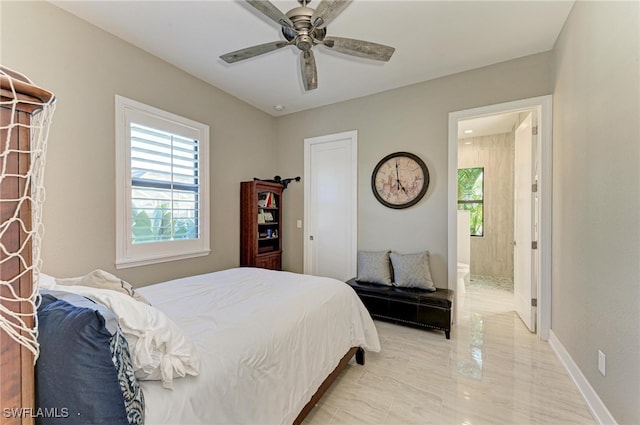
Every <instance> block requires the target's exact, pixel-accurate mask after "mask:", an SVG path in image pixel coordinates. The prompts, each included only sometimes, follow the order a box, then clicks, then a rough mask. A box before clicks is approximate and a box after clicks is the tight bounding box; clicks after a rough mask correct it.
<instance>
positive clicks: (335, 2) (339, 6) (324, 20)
mask: <svg viewBox="0 0 640 425" xmlns="http://www.w3.org/2000/svg"><path fill="white" fill-rule="evenodd" d="M351 1H352V0H322V1H321V2H320V4H319V5H318V8H317V9H316V11H315V12H314V13H313V16H311V25H314V26H315V27H316V28H324V27H326V26H327V25H328V24H329V22H331V21H333V20H334V19H335V18H336V16H338V15H339V14H340V13H341V12H342V11H343V10H344V9H346V7H347V6H349V3H351ZM317 19H321V21H319V22H317V24H316V20H317Z"/></svg>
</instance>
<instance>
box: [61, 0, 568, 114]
mask: <svg viewBox="0 0 640 425" xmlns="http://www.w3.org/2000/svg"><path fill="white" fill-rule="evenodd" d="M319 1H320V0H313V1H311V3H310V4H309V7H312V8H317V5H318V3H319ZM52 3H54V4H55V5H57V6H58V7H61V8H62V9H65V10H67V11H68V12H70V13H72V14H74V15H77V16H78V17H80V18H82V19H84V20H86V21H89V22H91V23H93V24H94V25H96V26H98V27H100V28H102V29H104V30H106V31H108V32H110V33H112V34H114V35H116V36H118V37H120V38H122V39H124V40H126V41H128V42H130V43H132V44H134V45H136V46H138V47H140V48H142V49H144V50H146V51H148V52H150V53H152V54H154V55H156V56H158V57H160V58H162V59H164V60H166V61H167V62H170V63H172V64H174V65H176V66H177V67H179V68H181V69H183V70H185V71H187V72H189V73H190V74H192V75H194V76H196V77H198V78H200V79H202V80H204V81H206V82H208V83H210V84H212V85H214V86H216V87H218V88H220V89H222V90H224V91H226V92H228V93H230V94H232V95H233V96H236V97H238V98H240V99H242V100H244V101H245V102H247V103H249V104H251V105H253V106H255V107H257V108H259V109H261V110H263V111H265V112H267V113H269V114H271V115H274V116H278V115H283V114H287V113H292V112H296V111H301V110H305V109H310V108H314V107H317V106H322V105H327V104H331V103H335V102H339V101H343V100H348V99H353V98H357V97H362V96H366V95H369V94H373V93H378V92H382V91H385V90H390V89H393V88H397V87H401V86H406V85H409V84H413V83H418V82H422V81H427V80H431V79H434V78H438V77H441V76H444V75H448V74H453V73H457V72H461V71H465V70H469V69H473V68H478V67H482V66H486V65H490V64H494V63H498V62H502V61H506V60H509V59H514V58H518V57H522V56H527V55H530V54H534V53H540V52H544V51H547V50H550V49H551V48H553V45H554V43H555V41H556V38H557V37H558V34H559V33H560V30H561V29H562V25H563V24H564V22H565V20H566V18H567V15H568V14H569V11H570V9H571V7H572V5H573V0H570V1H519V0H512V1H483V0H475V1H427V0H409V1H399V0H355V1H354V2H353V3H351V4H350V5H349V6H348V7H347V8H346V10H345V11H344V12H342V14H340V15H339V16H338V17H337V18H336V19H335V20H334V21H333V22H331V24H330V25H329V26H328V27H327V35H328V36H340V37H348V38H356V39H360V40H366V41H372V42H376V43H380V44H385V45H389V46H393V47H395V48H396V51H395V53H394V55H393V57H392V58H391V60H390V61H389V62H387V63H380V62H376V61H372V60H368V59H361V58H355V57H352V56H348V55H344V54H340V53H336V52H332V51H328V49H325V48H324V47H323V46H316V47H314V53H315V57H316V63H317V68H318V88H317V89H316V90H312V91H308V92H305V91H304V89H303V87H302V81H301V78H300V71H299V58H298V56H299V51H298V50H297V49H296V48H295V47H293V46H288V47H284V48H282V49H280V50H277V51H274V52H271V53H267V54H264V55H261V56H257V57H254V58H251V59H247V60H244V61H240V62H237V63H235V64H226V63H225V62H223V61H222V60H221V59H220V58H219V56H220V55H222V54H225V53H229V52H231V51H235V50H238V49H242V48H245V47H249V46H253V45H257V44H263V43H267V42H271V41H277V40H282V39H284V37H283V36H282V34H281V32H280V27H279V26H278V25H277V24H276V23H274V22H273V21H271V20H270V19H268V18H266V17H264V16H263V15H261V14H260V13H259V12H258V11H257V10H256V9H254V8H253V7H251V6H249V5H248V4H246V3H245V2H244V1H232V0H205V1H202V0H201V1H166V0H158V1H153V0H152V1H148V0H147V1H67V0H52ZM272 3H274V4H275V5H276V6H277V7H278V8H279V9H280V10H281V11H283V12H285V13H286V12H287V11H288V10H290V9H292V8H294V7H297V6H299V4H298V3H297V1H293V0H274V1H273V2H272ZM275 105H283V106H284V107H285V109H284V110H283V111H281V112H278V111H276V110H274V106H275Z"/></svg>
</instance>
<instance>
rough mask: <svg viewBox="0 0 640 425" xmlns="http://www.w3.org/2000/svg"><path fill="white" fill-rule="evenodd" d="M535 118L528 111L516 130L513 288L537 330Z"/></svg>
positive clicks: (517, 301) (530, 325)
mask: <svg viewBox="0 0 640 425" xmlns="http://www.w3.org/2000/svg"><path fill="white" fill-rule="evenodd" d="M532 126H533V120H532V114H531V113H529V114H528V115H527V117H526V118H525V119H524V121H522V123H521V124H520V126H519V127H518V128H517V129H516V133H515V168H514V170H515V172H514V174H515V176H514V180H515V181H514V192H515V193H514V202H515V205H514V238H515V240H514V253H513V289H514V291H513V292H514V302H515V309H516V312H517V313H518V315H519V316H520V318H521V319H522V321H523V322H524V324H525V325H526V326H527V327H528V328H529V330H530V331H531V332H535V331H536V308H535V306H534V305H533V304H534V303H533V302H532V300H533V299H535V298H536V290H537V288H536V285H535V279H534V270H535V268H534V267H533V262H534V253H535V252H536V251H535V250H534V249H533V246H532V243H533V242H534V241H535V240H536V239H535V228H536V226H535V225H534V223H535V221H534V219H535V217H536V214H535V208H534V199H533V195H534V192H533V190H532V188H533V183H534V182H535V177H534V176H535V166H534V159H535V157H536V155H535V154H534V143H533V142H534V140H533V131H532Z"/></svg>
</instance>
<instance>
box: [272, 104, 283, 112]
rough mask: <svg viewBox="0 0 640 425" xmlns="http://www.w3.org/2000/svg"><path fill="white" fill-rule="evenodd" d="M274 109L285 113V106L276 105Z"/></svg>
mask: <svg viewBox="0 0 640 425" xmlns="http://www.w3.org/2000/svg"><path fill="white" fill-rule="evenodd" d="M273 109H275V110H276V111H278V112H280V111H284V105H274V106H273Z"/></svg>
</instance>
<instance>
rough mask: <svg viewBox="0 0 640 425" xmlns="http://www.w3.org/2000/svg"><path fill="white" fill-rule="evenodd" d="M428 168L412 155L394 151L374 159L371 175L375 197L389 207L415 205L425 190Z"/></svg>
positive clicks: (427, 185)
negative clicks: (376, 160) (380, 158)
mask: <svg viewBox="0 0 640 425" xmlns="http://www.w3.org/2000/svg"><path fill="white" fill-rule="evenodd" d="M428 187H429V170H427V166H426V164H425V163H424V162H423V161H422V160H421V159H420V158H419V157H417V156H416V155H414V154H411V153H408V152H396V153H392V154H390V155H387V156H385V157H384V158H382V160H380V162H378V165H376V167H375V168H374V170H373V174H372V175H371V189H372V190H373V194H374V195H375V197H376V199H378V201H380V203H382V204H383V205H385V206H387V207H389V208H407V207H410V206H412V205H415V204H416V203H417V202H418V201H419V200H420V199H422V197H423V196H424V195H425V193H427V188H428Z"/></svg>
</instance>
